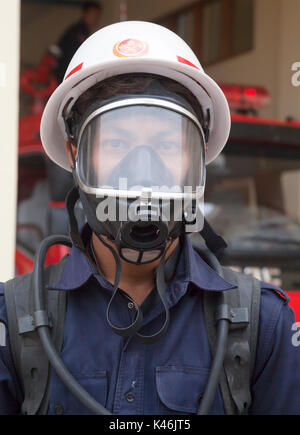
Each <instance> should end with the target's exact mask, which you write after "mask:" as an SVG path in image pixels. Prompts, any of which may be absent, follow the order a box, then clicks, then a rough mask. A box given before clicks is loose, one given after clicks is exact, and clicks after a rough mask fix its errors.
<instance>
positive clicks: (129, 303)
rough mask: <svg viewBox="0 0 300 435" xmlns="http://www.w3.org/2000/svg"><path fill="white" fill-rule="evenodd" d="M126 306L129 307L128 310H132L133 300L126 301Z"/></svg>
mask: <svg viewBox="0 0 300 435" xmlns="http://www.w3.org/2000/svg"><path fill="white" fill-rule="evenodd" d="M127 306H128V308H129V309H130V310H132V308H133V307H134V303H133V302H128V305H127Z"/></svg>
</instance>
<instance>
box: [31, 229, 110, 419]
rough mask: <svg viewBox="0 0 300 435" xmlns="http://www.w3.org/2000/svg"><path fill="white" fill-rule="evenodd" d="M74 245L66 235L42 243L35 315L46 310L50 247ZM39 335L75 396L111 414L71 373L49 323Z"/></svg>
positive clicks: (37, 266) (36, 266)
mask: <svg viewBox="0 0 300 435" xmlns="http://www.w3.org/2000/svg"><path fill="white" fill-rule="evenodd" d="M56 244H60V245H66V246H69V247H70V246H72V244H71V242H70V239H69V238H68V237H66V236H50V237H47V238H46V239H44V240H43V242H42V243H41V245H40V247H39V249H38V252H37V255H36V258H35V262H34V270H33V282H34V306H35V317H36V318H37V317H38V316H40V314H39V313H41V312H44V313H45V314H46V315H47V312H46V297H45V292H46V289H45V286H44V282H43V270H44V260H45V257H46V254H47V251H48V249H49V248H50V247H51V246H52V245H56ZM37 330H38V334H39V337H40V339H41V342H42V345H43V348H44V350H45V353H46V355H47V357H48V359H49V362H50V364H51V366H52V367H53V369H54V370H55V371H56V373H57V375H58V376H59V378H60V379H61V380H62V382H63V383H64V385H65V386H66V387H67V388H68V389H69V390H70V391H71V392H72V393H73V394H74V396H75V397H76V398H77V399H78V400H79V401H80V402H81V403H82V404H83V405H84V406H86V407H87V408H88V409H89V410H90V411H91V412H93V413H94V414H97V415H111V413H110V412H109V411H108V410H107V409H106V408H104V406H102V405H101V404H100V403H98V402H97V401H96V400H95V399H94V398H93V397H92V396H91V395H90V394H89V393H88V392H87V391H86V390H85V389H84V388H83V387H82V386H81V385H80V384H79V383H78V382H77V380H76V379H75V378H74V377H73V376H72V375H71V373H70V372H69V370H68V369H67V367H66V366H65V364H64V363H63V361H62V359H61V357H60V355H59V354H58V352H57V350H56V349H55V346H54V345H53V343H52V340H51V335H50V326H49V325H40V326H38V327H37Z"/></svg>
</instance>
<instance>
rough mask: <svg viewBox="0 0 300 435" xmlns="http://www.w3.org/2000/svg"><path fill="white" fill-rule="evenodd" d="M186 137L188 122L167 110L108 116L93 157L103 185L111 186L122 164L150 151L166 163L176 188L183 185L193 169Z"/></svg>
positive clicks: (136, 109) (97, 136)
mask: <svg viewBox="0 0 300 435" xmlns="http://www.w3.org/2000/svg"><path fill="white" fill-rule="evenodd" d="M185 136H186V120H185V119H184V118H182V117H180V116H178V115H177V114H174V113H172V112H171V111H168V110H165V109H160V108H149V107H147V108H145V107H142V106H139V107H130V108H127V109H125V110H124V109H121V110H115V111H111V112H108V113H107V116H106V114H104V115H103V116H102V117H101V119H100V120H99V122H98V124H97V128H96V133H95V138H94V144H95V145H96V146H94V147H93V150H94V151H93V153H92V159H93V168H94V171H95V172H96V173H97V175H98V176H97V178H98V180H99V183H100V184H101V185H107V184H108V185H109V178H110V175H111V174H112V173H113V171H114V170H115V169H116V168H117V167H118V165H119V164H120V163H121V162H122V160H123V159H125V158H126V156H127V155H128V154H129V153H131V156H134V152H135V151H136V152H138V150H139V149H140V147H147V149H150V150H151V152H152V151H153V153H155V156H158V157H159V159H160V160H161V161H162V162H163V164H164V166H165V168H166V171H168V172H169V173H170V174H171V175H172V178H173V180H174V185H181V184H182V181H183V179H184V178H185V176H186V174H187V171H188V168H189V151H188V148H187V143H186V137H185ZM142 163H143V162H141V164H142Z"/></svg>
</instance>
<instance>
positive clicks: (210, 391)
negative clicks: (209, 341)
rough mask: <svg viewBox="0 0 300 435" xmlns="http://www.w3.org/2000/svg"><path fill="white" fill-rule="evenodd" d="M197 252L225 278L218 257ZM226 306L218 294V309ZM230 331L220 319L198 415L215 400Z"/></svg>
mask: <svg viewBox="0 0 300 435" xmlns="http://www.w3.org/2000/svg"><path fill="white" fill-rule="evenodd" d="M197 251H198V252H199V251H200V252H201V256H202V258H203V257H204V259H205V260H206V262H207V263H208V264H209V265H210V266H211V267H212V268H213V269H214V270H215V271H216V272H217V273H218V274H219V275H220V276H221V277H223V270H222V267H221V265H220V263H219V261H218V260H217V258H216V256H215V255H214V254H213V253H212V252H211V251H210V250H209V249H200V248H199V247H197ZM223 304H224V295H223V293H222V292H219V294H218V303H217V307H219V306H221V305H223ZM228 331H229V321H228V320H226V319H219V320H218V321H217V341H216V347H215V349H216V351H215V354H214V356H213V362H212V367H211V371H210V376H209V378H208V382H207V385H206V388H205V392H204V395H203V397H202V399H201V403H200V406H199V409H198V412H197V414H198V415H207V414H208V412H209V410H210V408H211V405H212V402H213V400H214V397H215V394H216V390H217V387H218V382H219V378H220V374H221V370H222V366H223V362H224V358H225V352H226V347H227V338H228Z"/></svg>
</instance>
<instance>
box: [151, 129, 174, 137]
mask: <svg viewBox="0 0 300 435" xmlns="http://www.w3.org/2000/svg"><path fill="white" fill-rule="evenodd" d="M165 136H173V137H174V136H176V137H177V136H180V137H181V132H180V131H176V130H175V131H174V130H161V131H158V132H156V133H155V134H154V135H153V137H154V138H156V137H158V138H159V137H165Z"/></svg>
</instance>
